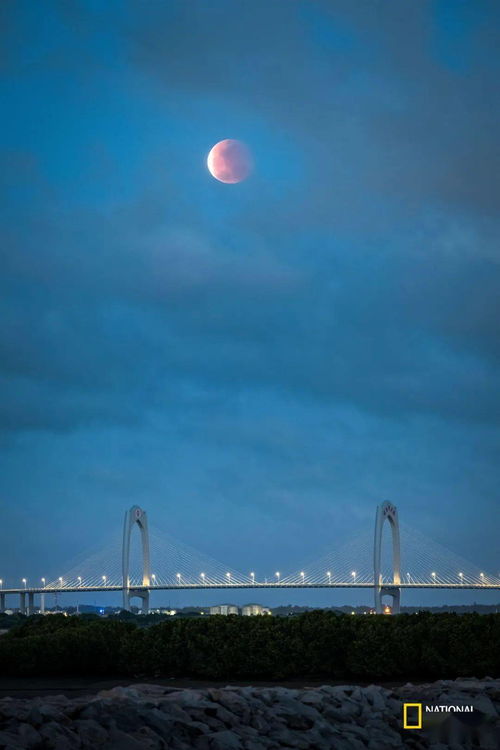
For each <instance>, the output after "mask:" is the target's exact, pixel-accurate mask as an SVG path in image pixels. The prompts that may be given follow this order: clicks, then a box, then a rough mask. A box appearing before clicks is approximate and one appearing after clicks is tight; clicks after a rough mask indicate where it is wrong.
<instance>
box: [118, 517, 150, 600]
mask: <svg viewBox="0 0 500 750" xmlns="http://www.w3.org/2000/svg"><path fill="white" fill-rule="evenodd" d="M136 524H137V526H138V527H139V531H140V534H141V546H142V586H141V587H140V588H139V587H136V588H134V587H132V588H131V587H130V536H131V534H132V529H133V528H134V526H135V525H136ZM122 576H123V609H126V610H130V600H131V599H132V598H133V597H134V596H136V597H138V598H139V599H142V611H143V612H144V613H147V612H148V611H149V585H150V582H151V562H150V557H149V534H148V517H147V515H146V511H145V510H142V508H139V506H138V505H133V506H132V507H131V508H130V510H127V512H126V513H125V521H124V524H123V546H122ZM144 587H147V588H144Z"/></svg>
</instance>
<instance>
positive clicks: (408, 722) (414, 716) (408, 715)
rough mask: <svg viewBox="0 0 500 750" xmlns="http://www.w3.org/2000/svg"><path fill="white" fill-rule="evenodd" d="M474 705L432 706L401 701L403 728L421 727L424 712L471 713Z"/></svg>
mask: <svg viewBox="0 0 500 750" xmlns="http://www.w3.org/2000/svg"><path fill="white" fill-rule="evenodd" d="M473 711H474V706H469V705H460V706H458V705H457V706H455V705H448V704H440V705H434V706H428V705H424V704H422V703H403V728H404V729H422V722H423V716H424V714H454V713H460V714H471V713H473Z"/></svg>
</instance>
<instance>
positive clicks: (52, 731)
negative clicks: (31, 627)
mask: <svg viewBox="0 0 500 750" xmlns="http://www.w3.org/2000/svg"><path fill="white" fill-rule="evenodd" d="M404 702H422V703H423V704H424V707H425V705H431V706H440V707H441V708H440V709H439V710H438V711H437V712H436V713H424V726H423V729H421V730H408V729H404V728H403V721H402V717H403V703H404ZM443 706H444V707H447V706H448V707H453V708H452V710H451V711H450V710H447V709H446V708H442V707H443ZM465 706H469V707H470V706H472V710H467V711H465V712H464V711H462V710H460V707H465ZM456 707H458V710H455V709H456ZM478 747H479V748H488V749H489V750H498V748H500V680H493V679H486V680H481V681H478V680H455V681H438V682H435V683H432V684H428V685H418V686H417V685H411V684H408V685H405V686H404V687H400V688H395V689H393V690H387V689H385V688H382V687H378V686H375V685H371V686H369V687H357V686H348V685H344V686H328V685H325V686H323V687H315V688H303V689H289V688H282V687H268V688H254V687H230V686H228V687H225V688H206V689H196V690H195V689H179V688H168V687H164V686H160V685H153V684H151V685H150V684H134V685H132V686H129V687H115V688H113V689H111V690H106V691H101V692H100V693H98V694H97V695H95V696H86V697H78V698H67V697H64V696H50V697H47V696H43V697H37V698H30V699H21V698H3V699H1V700H0V748H5V750H14V749H15V748H33V750H36V749H37V748H54V750H71V749H72V748H89V750H90V749H92V750H94V749H95V748H102V750H108V749H109V750H146V749H150V750H156V749H160V748H169V749H171V750H274V749H276V750H280V749H281V748H298V750H337V749H338V750H363V748H369V750H390V749H391V748H415V750H418V749H419V748H432V749H433V750H448V748H449V749H450V750H461V749H462V748H478Z"/></svg>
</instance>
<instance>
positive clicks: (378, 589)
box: [373, 501, 401, 614]
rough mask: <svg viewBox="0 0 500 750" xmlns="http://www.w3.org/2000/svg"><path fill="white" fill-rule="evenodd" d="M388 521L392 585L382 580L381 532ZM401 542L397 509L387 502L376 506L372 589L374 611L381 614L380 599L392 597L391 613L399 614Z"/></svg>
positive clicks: (381, 604) (381, 605)
mask: <svg viewBox="0 0 500 750" xmlns="http://www.w3.org/2000/svg"><path fill="white" fill-rule="evenodd" d="M385 521H388V523H389V526H390V527H391V532H392V583H390V584H387V583H386V584H385V585H384V583H383V580H382V571H381V558H382V531H383V528H384V523H385ZM400 584H401V542H400V538H399V519H398V509H397V508H396V506H395V505H393V504H392V503H389V502H387V501H385V502H383V503H381V504H380V505H379V506H377V515H376V517H375V543H374V547H373V588H374V592H375V611H376V612H377V614H382V613H383V603H382V597H384V596H390V597H392V613H393V614H399V611H400V603H401V588H400Z"/></svg>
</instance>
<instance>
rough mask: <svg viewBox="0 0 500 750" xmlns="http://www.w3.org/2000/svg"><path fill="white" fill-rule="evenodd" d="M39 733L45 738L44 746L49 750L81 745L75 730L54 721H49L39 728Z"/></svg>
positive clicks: (69, 749) (66, 749)
mask: <svg viewBox="0 0 500 750" xmlns="http://www.w3.org/2000/svg"><path fill="white" fill-rule="evenodd" d="M40 734H41V735H42V737H43V738H44V740H45V746H46V747H49V748H51V750H73V748H79V747H81V746H82V743H81V740H80V738H79V736H78V735H77V734H76V732H73V731H72V730H71V729H68V727H65V726H64V725H62V724H57V723H56V722H55V721H50V722H48V723H47V724H44V725H43V726H42V727H41V728H40Z"/></svg>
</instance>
